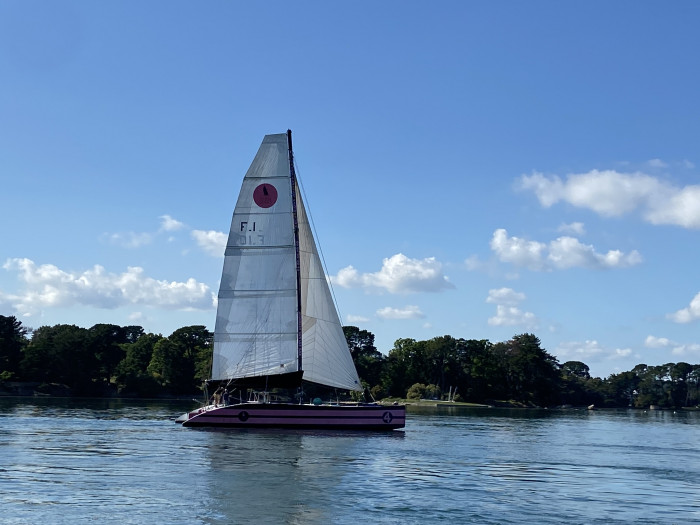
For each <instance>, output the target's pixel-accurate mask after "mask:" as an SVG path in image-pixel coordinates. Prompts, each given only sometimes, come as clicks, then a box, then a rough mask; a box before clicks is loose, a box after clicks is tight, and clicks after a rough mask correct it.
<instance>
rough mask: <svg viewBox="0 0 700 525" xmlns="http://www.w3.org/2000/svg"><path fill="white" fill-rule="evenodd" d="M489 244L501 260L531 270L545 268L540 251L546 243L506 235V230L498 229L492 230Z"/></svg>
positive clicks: (542, 250) (545, 246) (544, 248)
mask: <svg viewBox="0 0 700 525" xmlns="http://www.w3.org/2000/svg"><path fill="white" fill-rule="evenodd" d="M490 245H491V249H492V250H493V251H494V252H495V253H496V255H497V256H498V258H499V260H500V261H502V262H509V263H513V264H515V265H516V266H525V267H526V268H530V269H531V270H543V269H545V265H544V260H543V255H542V252H544V251H545V250H546V248H547V245H546V244H543V243H541V242H536V241H526V240H524V239H519V238H517V237H508V232H507V231H506V230H504V229H498V230H496V231H495V232H493V237H492V238H491V243H490Z"/></svg>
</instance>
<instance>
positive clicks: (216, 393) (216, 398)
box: [214, 387, 222, 407]
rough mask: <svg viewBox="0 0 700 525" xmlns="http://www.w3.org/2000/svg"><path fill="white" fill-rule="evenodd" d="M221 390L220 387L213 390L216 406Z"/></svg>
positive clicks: (219, 400)
mask: <svg viewBox="0 0 700 525" xmlns="http://www.w3.org/2000/svg"><path fill="white" fill-rule="evenodd" d="M221 390H222V388H221V387H219V388H217V389H216V392H214V406H215V407H218V406H219V403H221Z"/></svg>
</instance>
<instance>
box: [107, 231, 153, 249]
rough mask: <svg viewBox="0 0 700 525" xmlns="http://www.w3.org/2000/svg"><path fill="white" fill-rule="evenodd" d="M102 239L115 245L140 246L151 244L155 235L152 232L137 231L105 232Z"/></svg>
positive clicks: (123, 246)
mask: <svg viewBox="0 0 700 525" xmlns="http://www.w3.org/2000/svg"><path fill="white" fill-rule="evenodd" d="M101 238H102V240H103V241H106V242H107V243H109V244H113V245H115V246H121V247H122V248H130V249H131V248H140V247H141V246H145V245H147V244H150V243H151V242H152V241H153V235H152V234H150V233H146V232H143V233H136V232H121V233H105V234H103V235H102V237H101Z"/></svg>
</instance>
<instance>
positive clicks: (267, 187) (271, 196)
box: [253, 183, 277, 208]
mask: <svg viewBox="0 0 700 525" xmlns="http://www.w3.org/2000/svg"><path fill="white" fill-rule="evenodd" d="M253 200H254V201H255V204H257V205H258V206H260V207H261V208H269V207H270V206H272V205H273V204H274V203H276V202H277V188H275V187H274V186H273V185H272V184H267V183H266V184H261V185H260V186H258V187H257V188H255V191H253Z"/></svg>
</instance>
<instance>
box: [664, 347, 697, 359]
mask: <svg viewBox="0 0 700 525" xmlns="http://www.w3.org/2000/svg"><path fill="white" fill-rule="evenodd" d="M671 353H672V354H673V355H677V356H684V357H687V356H694V357H695V358H697V357H700V344H697V343H692V344H678V345H676V346H674V347H673V349H672V350H671Z"/></svg>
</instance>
